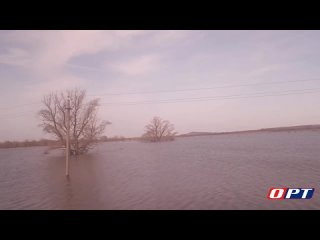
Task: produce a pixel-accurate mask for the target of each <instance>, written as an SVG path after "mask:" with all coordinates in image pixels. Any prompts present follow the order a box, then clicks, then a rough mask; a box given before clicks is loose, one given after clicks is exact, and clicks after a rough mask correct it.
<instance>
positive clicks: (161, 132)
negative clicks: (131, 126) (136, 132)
mask: <svg viewBox="0 0 320 240" xmlns="http://www.w3.org/2000/svg"><path fill="white" fill-rule="evenodd" d="M176 134H177V132H175V131H174V125H173V124H171V123H170V122H169V121H167V120H162V119H161V118H160V117H154V118H153V119H152V120H151V122H150V123H149V124H148V125H146V126H145V133H144V134H143V135H142V139H143V140H146V141H151V142H160V141H168V140H173V139H174V136H175V135H176Z"/></svg>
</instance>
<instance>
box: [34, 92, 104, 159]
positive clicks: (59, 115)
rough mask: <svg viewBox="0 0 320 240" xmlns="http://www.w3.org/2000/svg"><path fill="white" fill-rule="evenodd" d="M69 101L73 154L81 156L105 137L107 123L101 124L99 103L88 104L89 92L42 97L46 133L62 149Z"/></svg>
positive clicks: (91, 102)
mask: <svg viewBox="0 0 320 240" xmlns="http://www.w3.org/2000/svg"><path fill="white" fill-rule="evenodd" d="M68 96H69V99H70V107H71V111H70V151H71V152H70V153H71V154H73V155H79V154H83V153H86V152H87V151H88V150H90V149H91V148H93V147H94V145H95V144H96V143H97V142H98V139H99V137H100V136H101V135H102V134H103V133H104V130H105V128H106V125H107V124H110V122H108V121H99V120H98V118H97V108H98V106H99V99H93V100H91V101H88V102H85V97H86V91H85V90H80V89H74V90H67V91H65V92H59V93H58V92H54V93H50V94H48V95H46V96H44V97H43V100H42V103H43V104H44V108H43V109H41V110H40V111H39V113H38V114H39V116H40V119H41V121H42V123H41V124H40V126H41V127H42V128H43V131H44V132H46V133H49V134H51V135H53V136H54V137H55V138H56V139H58V140H59V141H60V142H61V144H62V145H64V144H65V142H66V132H67V127H66V126H67V123H66V113H67V110H66V107H67V100H68Z"/></svg>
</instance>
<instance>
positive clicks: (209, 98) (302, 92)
mask: <svg viewBox="0 0 320 240" xmlns="http://www.w3.org/2000/svg"><path fill="white" fill-rule="evenodd" d="M319 92H320V89H305V90H301V91H298V90H296V91H295V92H288V91H287V92H278V93H263V94H262V95H259V94H261V93H259V94H258V95H257V93H256V94H255V95H229V96H215V97H202V98H201V97H199V98H182V99H163V100H158V101H140V102H122V103H115V102H113V103H102V104H100V105H101V106H105V105H117V106H118V105H139V104H161V103H179V102H200V101H201V102H203V101H213V100H228V99H241V98H255V97H271V96H285V95H297V94H308V93H319Z"/></svg>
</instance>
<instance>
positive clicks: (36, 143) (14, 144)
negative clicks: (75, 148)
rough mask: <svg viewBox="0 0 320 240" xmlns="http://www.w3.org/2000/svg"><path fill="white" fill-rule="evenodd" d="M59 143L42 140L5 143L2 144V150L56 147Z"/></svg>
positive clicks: (0, 146) (0, 144)
mask: <svg viewBox="0 0 320 240" xmlns="http://www.w3.org/2000/svg"><path fill="white" fill-rule="evenodd" d="M57 144H58V141H56V140H49V139H41V140H38V141H36V140H25V141H5V142H0V148H18V147H35V146H54V145H57Z"/></svg>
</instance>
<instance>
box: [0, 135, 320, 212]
mask: <svg viewBox="0 0 320 240" xmlns="http://www.w3.org/2000/svg"><path fill="white" fill-rule="evenodd" d="M45 150H46V147H32V148H16V149H0V209H320V197H319V196H320V194H319V192H320V188H319V183H320V132H319V131H299V132H281V133H250V134H232V135H218V136H201V137H188V138H178V139H176V140H175V141H174V142H163V143H142V142H137V141H131V142H108V143H102V144H101V145H99V146H98V147H97V148H96V149H95V150H94V151H92V153H90V154H88V155H86V156H81V157H79V158H78V159H75V158H72V159H71V162H70V178H69V179H67V178H66V177H65V175H64V173H65V168H64V167H65V159H64V153H63V151H61V150H54V151H51V152H50V153H49V154H44V151H45ZM271 187H293V188H297V187H306V188H311V187H312V188H315V192H314V195H313V198H312V199H309V200H293V199H292V200H282V201H281V200H268V199H267V194H268V190H269V188H271Z"/></svg>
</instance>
